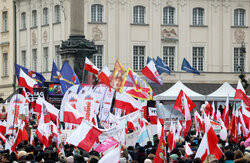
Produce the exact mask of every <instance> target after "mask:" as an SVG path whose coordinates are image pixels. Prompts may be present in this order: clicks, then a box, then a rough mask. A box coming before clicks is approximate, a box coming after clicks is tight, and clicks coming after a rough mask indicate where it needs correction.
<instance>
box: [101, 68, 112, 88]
mask: <svg viewBox="0 0 250 163" xmlns="http://www.w3.org/2000/svg"><path fill="white" fill-rule="evenodd" d="M110 75H111V72H110V70H109V68H108V67H107V66H104V67H103V68H102V71H101V72H100V73H99V75H98V78H99V79H101V81H102V82H103V83H104V84H106V85H107V86H110Z"/></svg>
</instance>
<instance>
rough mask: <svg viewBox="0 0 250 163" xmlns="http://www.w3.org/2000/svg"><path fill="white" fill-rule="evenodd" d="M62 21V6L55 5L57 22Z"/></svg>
mask: <svg viewBox="0 0 250 163" xmlns="http://www.w3.org/2000/svg"><path fill="white" fill-rule="evenodd" d="M58 22H61V14H60V6H59V5H56V6H55V23H58Z"/></svg>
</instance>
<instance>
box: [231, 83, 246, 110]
mask: <svg viewBox="0 0 250 163" xmlns="http://www.w3.org/2000/svg"><path fill="white" fill-rule="evenodd" d="M234 99H241V100H243V101H244V103H245V104H246V105H247V106H250V98H249V97H247V95H246V92H245V90H244V88H243V86H242V84H241V82H240V80H239V81H238V84H237V88H236V92H235V95H234Z"/></svg>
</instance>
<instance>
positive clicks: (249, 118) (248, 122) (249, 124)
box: [241, 101, 250, 130]
mask: <svg viewBox="0 0 250 163" xmlns="http://www.w3.org/2000/svg"><path fill="white" fill-rule="evenodd" d="M241 110H242V118H243V121H244V123H245V126H246V128H247V129H248V130H249V129H250V112H249V111H248V110H247V109H246V106H245V104H244V103H243V102H242V101H241Z"/></svg>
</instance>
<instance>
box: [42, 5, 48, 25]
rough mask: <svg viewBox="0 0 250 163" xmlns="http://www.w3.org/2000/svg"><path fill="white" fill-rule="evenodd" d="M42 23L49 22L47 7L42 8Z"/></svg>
mask: <svg viewBox="0 0 250 163" xmlns="http://www.w3.org/2000/svg"><path fill="white" fill-rule="evenodd" d="M43 24H44V25H47V24H49V9H48V8H47V7H46V8H44V9H43Z"/></svg>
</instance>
